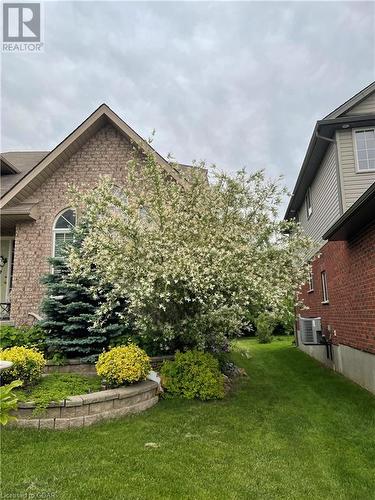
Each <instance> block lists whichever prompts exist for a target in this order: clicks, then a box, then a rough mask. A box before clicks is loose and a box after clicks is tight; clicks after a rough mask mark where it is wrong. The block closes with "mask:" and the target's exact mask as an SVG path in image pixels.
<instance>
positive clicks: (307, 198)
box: [305, 186, 313, 220]
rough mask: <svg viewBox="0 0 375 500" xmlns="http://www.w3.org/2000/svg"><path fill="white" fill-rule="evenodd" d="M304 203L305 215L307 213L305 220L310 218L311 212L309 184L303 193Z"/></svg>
mask: <svg viewBox="0 0 375 500" xmlns="http://www.w3.org/2000/svg"><path fill="white" fill-rule="evenodd" d="M307 200H309V202H310V203H309V204H308V203H307ZM305 205H306V215H307V220H309V219H310V217H311V216H312V214H313V205H312V198H311V187H310V186H309V187H308V188H307V190H306V194H305Z"/></svg>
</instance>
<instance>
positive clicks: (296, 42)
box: [1, 1, 375, 189]
mask: <svg viewBox="0 0 375 500" xmlns="http://www.w3.org/2000/svg"><path fill="white" fill-rule="evenodd" d="M44 6H45V51H44V53H41V54H23V55H20V54H15V53H11V54H3V57H2V67H1V69H2V90H1V92H2V93H1V96H2V132H1V140H2V150H3V151H9V150H17V149H21V150H27V149H37V150H44V149H50V148H52V147H54V146H55V145H56V144H57V143H58V142H60V141H61V140H62V139H63V138H64V136H66V135H67V134H68V133H70V132H71V130H73V129H74V128H75V127H76V126H77V125H78V124H79V123H80V122H81V121H82V120H84V119H85V118H86V117H87V115H89V114H90V113H91V112H92V111H93V110H94V109H95V108H96V107H97V106H98V105H99V104H100V103H102V102H106V103H107V104H109V105H110V106H111V107H112V108H113V110H114V111H116V112H117V113H118V114H119V115H120V116H121V117H122V118H123V119H124V120H125V121H126V122H127V123H128V124H129V125H131V126H132V127H133V128H134V129H135V130H136V131H137V132H139V133H140V134H141V135H143V136H145V137H148V136H149V135H150V133H151V131H152V130H153V129H156V139H155V142H154V146H155V147H156V149H158V150H159V151H160V153H162V154H164V155H166V154H167V153H168V152H172V153H173V154H174V156H175V158H176V159H177V160H178V161H180V162H184V163H189V162H191V161H192V160H194V159H196V160H200V159H205V160H206V161H207V162H208V163H215V164H216V165H217V166H218V167H220V168H222V169H224V170H227V171H234V170H237V169H239V168H241V167H246V168H247V169H248V170H249V171H253V170H256V169H259V168H265V169H266V171H267V173H268V174H269V175H270V176H277V175H280V174H282V175H284V177H285V183H286V185H287V186H288V188H289V189H292V187H293V185H294V182H295V180H296V177H297V174H298V170H299V168H300V166H301V162H302V159H303V156H304V153H305V151H306V148H307V144H308V141H309V138H310V135H311V132H312V129H313V126H314V123H315V121H316V120H317V119H320V118H322V117H323V116H325V115H326V114H328V113H329V112H330V111H331V110H332V109H334V108H335V107H337V106H338V105H340V104H341V103H342V102H343V101H345V100H346V99H348V98H349V97H351V96H352V95H353V94H355V93H356V92H357V91H359V90H360V89H361V88H363V87H364V86H366V85H368V84H369V83H370V82H371V81H372V80H374V74H375V61H374V58H375V3H372V2H357V1H355V2H238V3H236V2H214V3H212V2H165V3H158V2H151V3H148V2H139V3H130V2H48V3H47V2H46V3H45V4H44Z"/></svg>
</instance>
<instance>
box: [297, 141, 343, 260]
mask: <svg viewBox="0 0 375 500" xmlns="http://www.w3.org/2000/svg"><path fill="white" fill-rule="evenodd" d="M310 189H311V201H312V207H313V213H312V215H311V217H310V218H309V219H308V218H307V213H306V203H305V202H304V203H303V204H302V206H301V207H300V210H299V212H298V219H299V222H300V223H301V224H302V227H303V228H304V230H305V232H306V233H307V234H308V235H309V236H310V237H311V238H312V239H313V240H314V241H315V243H316V246H315V248H314V251H313V252H312V254H313V253H314V252H315V251H316V250H318V249H319V248H321V247H322V246H323V244H324V243H325V242H324V240H323V239H322V235H323V234H324V233H325V232H326V230H327V229H328V228H329V227H330V226H331V225H332V224H333V223H334V222H335V221H336V220H337V219H338V218H339V217H340V202H339V184H338V179H337V166H336V146H335V144H333V143H331V144H330V145H329V147H328V149H327V152H326V154H325V156H324V158H323V160H322V162H321V164H320V167H319V170H318V172H317V174H316V176H315V178H314V180H313V182H312V184H311V186H310Z"/></svg>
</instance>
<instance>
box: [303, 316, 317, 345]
mask: <svg viewBox="0 0 375 500" xmlns="http://www.w3.org/2000/svg"><path fill="white" fill-rule="evenodd" d="M299 325H300V335H301V341H302V343H303V344H320V342H321V340H322V322H321V318H302V317H301V316H300V318H299Z"/></svg>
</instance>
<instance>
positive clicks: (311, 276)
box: [307, 269, 314, 293]
mask: <svg viewBox="0 0 375 500" xmlns="http://www.w3.org/2000/svg"><path fill="white" fill-rule="evenodd" d="M307 284H308V286H309V288H308V290H307V293H311V292H313V291H314V273H313V271H312V269H311V270H310V271H309V277H308V280H307Z"/></svg>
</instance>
